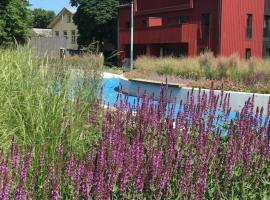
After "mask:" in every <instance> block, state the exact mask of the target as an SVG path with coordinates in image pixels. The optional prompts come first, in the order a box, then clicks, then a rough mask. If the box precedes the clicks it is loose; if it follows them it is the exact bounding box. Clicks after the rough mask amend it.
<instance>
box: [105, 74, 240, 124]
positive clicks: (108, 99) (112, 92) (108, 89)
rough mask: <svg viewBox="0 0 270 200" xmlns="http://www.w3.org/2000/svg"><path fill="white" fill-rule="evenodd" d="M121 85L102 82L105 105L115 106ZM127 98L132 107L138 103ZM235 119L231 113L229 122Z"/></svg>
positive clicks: (112, 82) (135, 99) (115, 82)
mask: <svg viewBox="0 0 270 200" xmlns="http://www.w3.org/2000/svg"><path fill="white" fill-rule="evenodd" d="M119 84H120V79H119V78H103V81H102V85H103V94H102V95H103V102H104V104H105V105H108V106H110V107H113V106H114V104H115V102H116V99H117V95H118V91H117V88H118V87H119ZM127 98H128V103H129V104H130V105H133V104H135V103H136V102H137V97H134V96H127ZM154 103H155V104H157V101H155V102H154ZM179 109H180V105H179V104H176V109H175V113H174V116H175V117H176V115H177V113H178V111H179ZM182 109H183V108H182ZM217 114H218V115H222V113H220V112H218V113H217ZM235 117H236V113H235V112H231V113H230V115H229V120H231V119H234V118H235Z"/></svg>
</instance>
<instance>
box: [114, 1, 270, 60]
mask: <svg viewBox="0 0 270 200" xmlns="http://www.w3.org/2000/svg"><path fill="white" fill-rule="evenodd" d="M268 1H269V0H135V1H134V57H135V58H136V57H137V56H140V55H150V56H167V55H174V56H181V55H188V56H195V55H198V54H200V53H201V52H202V51H204V50H206V49H208V50H211V51H212V52H214V54H215V55H224V56H230V55H231V54H234V53H238V54H239V55H240V56H241V58H246V57H247V58H249V57H251V56H254V57H262V55H263V49H265V47H264V46H265V45H264V41H265V40H264V31H265V29H266V28H265V25H264V24H265V19H266V17H265V16H264V15H265V14H264V13H267V11H266V9H265V4H267V3H266V2H268ZM130 10H131V9H130V5H128V4H127V5H122V6H120V7H119V8H118V50H119V51H120V52H121V58H120V60H121V59H123V58H128V57H129V56H130V18H131V16H130V13H131V12H130ZM267 23H269V22H267ZM267 29H269V26H268V27H267ZM269 38H270V36H269ZM265 51H266V50H265ZM264 54H265V53H264Z"/></svg>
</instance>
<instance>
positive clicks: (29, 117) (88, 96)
mask: <svg viewBox="0 0 270 200" xmlns="http://www.w3.org/2000/svg"><path fill="white" fill-rule="evenodd" d="M0 55H1V57H0V68H1V73H0V87H1V91H0V141H1V143H0V149H7V148H8V146H9V144H10V142H11V141H12V140H13V139H14V140H15V141H16V143H18V145H19V146H22V147H24V148H25V149H28V148H30V147H34V152H35V154H34V159H36V157H38V155H39V154H40V151H41V147H42V145H44V144H46V157H47V158H48V157H51V156H53V155H54V154H55V153H56V152H57V146H58V144H59V142H60V141H62V140H64V141H65V142H66V143H67V144H68V145H73V146H74V152H75V153H76V154H79V155H81V153H83V152H84V150H85V145H87V147H88V146H89V144H90V142H92V141H93V140H96V139H97V134H96V133H97V130H96V127H92V126H91V124H89V117H90V116H91V113H92V112H93V109H92V106H93V105H94V104H95V101H96V98H97V94H98V92H97V89H98V87H99V75H98V73H97V70H96V69H97V68H98V67H99V66H92V70H90V69H89V71H88V72H83V71H82V70H77V71H74V70H73V71H72V70H70V69H65V68H61V71H59V70H58V69H57V68H51V67H50V66H49V65H48V63H47V61H46V59H39V58H36V57H34V56H33V55H32V53H31V52H30V51H29V50H27V49H25V48H22V49H21V48H19V49H17V50H0ZM89 81H91V84H90V82H89ZM79 97H80V98H79ZM95 109H96V108H95ZM98 116H99V114H97V119H98Z"/></svg>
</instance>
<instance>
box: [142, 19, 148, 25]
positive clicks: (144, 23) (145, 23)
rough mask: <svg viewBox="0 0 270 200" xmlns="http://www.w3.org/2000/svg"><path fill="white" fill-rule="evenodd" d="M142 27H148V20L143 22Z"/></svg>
mask: <svg viewBox="0 0 270 200" xmlns="http://www.w3.org/2000/svg"><path fill="white" fill-rule="evenodd" d="M142 26H143V27H147V20H146V19H144V20H142Z"/></svg>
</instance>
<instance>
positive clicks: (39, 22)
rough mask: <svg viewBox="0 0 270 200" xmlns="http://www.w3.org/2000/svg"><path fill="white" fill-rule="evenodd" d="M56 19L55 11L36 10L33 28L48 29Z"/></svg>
mask: <svg viewBox="0 0 270 200" xmlns="http://www.w3.org/2000/svg"><path fill="white" fill-rule="evenodd" d="M54 17H55V13H54V11H50V10H44V9H40V8H37V9H34V10H33V11H32V18H33V27H34V28H47V27H48V25H49V24H50V22H51V21H52V20H53V18H54Z"/></svg>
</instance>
